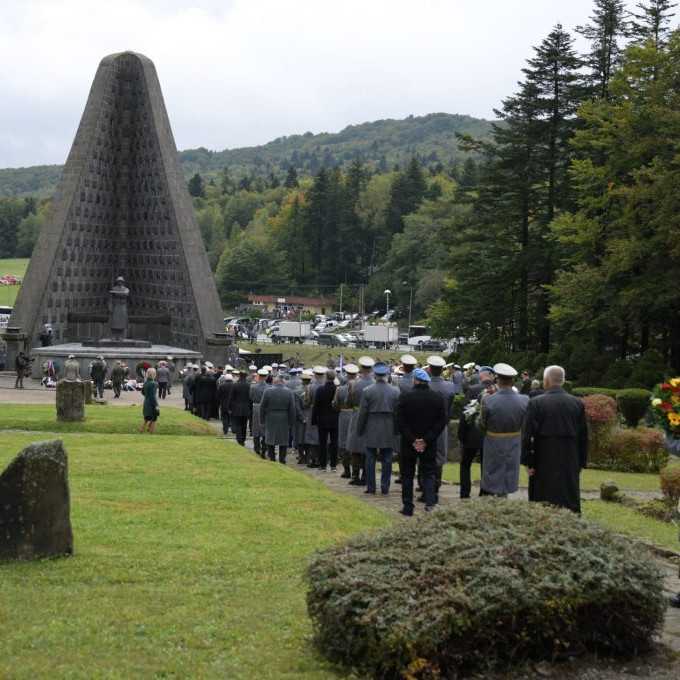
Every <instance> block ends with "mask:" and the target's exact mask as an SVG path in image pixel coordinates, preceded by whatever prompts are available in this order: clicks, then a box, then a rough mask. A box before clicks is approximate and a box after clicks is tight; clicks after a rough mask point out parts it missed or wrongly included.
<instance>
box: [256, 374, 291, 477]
mask: <svg viewBox="0 0 680 680" xmlns="http://www.w3.org/2000/svg"><path fill="white" fill-rule="evenodd" d="M260 419H261V420H262V422H263V424H264V440H265V444H266V445H267V453H268V455H269V460H271V461H272V462H274V461H276V447H277V446H278V447H279V463H281V464H283V465H285V464H286V454H287V452H288V443H289V439H290V431H291V429H292V428H293V427H294V425H295V401H294V399H293V393H292V392H291V391H290V390H289V389H287V388H286V386H285V385H284V384H283V378H282V377H281V376H280V375H277V376H276V377H275V378H274V379H273V387H272V388H271V389H269V390H267V391H266V392H265V393H264V395H263V396H262V401H261V403H260Z"/></svg>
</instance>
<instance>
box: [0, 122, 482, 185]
mask: <svg viewBox="0 0 680 680" xmlns="http://www.w3.org/2000/svg"><path fill="white" fill-rule="evenodd" d="M490 131H491V123H489V122H488V121H485V120H481V119H479V118H472V117H471V116H461V115H452V114H448V113H433V114H430V115H428V116H419V117H415V116H409V117H408V118H406V119H405V120H379V121H375V122H372V123H363V124H361V125H350V126H349V127H346V128H345V129H344V130H342V131H341V132H338V133H321V134H318V135H314V134H312V133H311V132H307V133H305V134H302V135H292V136H290V137H279V138H278V139H275V140H274V141H273V142H269V143H268V144H264V145H262V146H251V147H244V148H240V149H226V150H224V151H209V150H208V149H204V148H199V149H187V150H186V151H181V152H180V154H179V157H180V162H181V163H182V167H183V169H184V174H185V176H186V178H187V179H189V177H191V176H192V175H193V174H195V173H197V172H198V173H200V174H201V175H203V176H204V177H206V178H210V177H215V176H217V175H219V174H220V173H221V172H222V170H223V169H224V168H228V169H229V172H230V173H231V175H232V176H233V177H249V178H256V177H261V178H268V177H270V176H271V175H272V174H273V175H276V174H285V172H286V171H287V170H288V168H289V167H293V168H295V170H296V171H297V173H298V174H299V175H305V174H315V173H316V172H318V171H319V170H320V168H322V167H326V168H331V167H347V166H348V165H349V164H350V163H351V162H352V161H354V160H361V161H362V162H364V163H366V164H367V166H368V167H371V168H375V169H377V170H380V171H386V170H387V169H388V168H389V169H392V168H394V166H395V165H399V164H402V165H403V164H405V163H407V162H408V161H409V159H410V158H411V156H413V155H415V156H417V157H418V158H421V159H422V160H423V161H424V162H428V163H436V162H439V161H441V162H442V163H444V164H450V163H452V162H456V161H458V162H462V161H463V160H465V158H466V157H467V154H466V152H464V151H463V152H461V150H460V149H459V147H458V143H457V141H456V134H458V133H463V134H470V135H473V136H475V137H486V136H488V135H489V133H490ZM61 169H62V166H60V165H38V166H34V167H29V168H6V169H0V197H2V196H7V197H9V196H29V195H33V196H38V197H40V198H44V197H47V196H50V195H51V194H52V193H53V192H54V189H55V187H56V185H57V182H58V181H59V177H60V176H61Z"/></svg>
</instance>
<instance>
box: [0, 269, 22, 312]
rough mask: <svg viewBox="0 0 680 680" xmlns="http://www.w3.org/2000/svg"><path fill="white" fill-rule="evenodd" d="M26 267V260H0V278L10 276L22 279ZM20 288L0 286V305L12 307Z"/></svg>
mask: <svg viewBox="0 0 680 680" xmlns="http://www.w3.org/2000/svg"><path fill="white" fill-rule="evenodd" d="M26 267H28V258H25V259H14V260H0V276H5V274H12V275H13V276H20V277H21V278H23V277H24V274H26ZM19 288H21V286H0V305H9V306H10V307H13V306H14V301H15V300H16V299H17V295H18V294H19Z"/></svg>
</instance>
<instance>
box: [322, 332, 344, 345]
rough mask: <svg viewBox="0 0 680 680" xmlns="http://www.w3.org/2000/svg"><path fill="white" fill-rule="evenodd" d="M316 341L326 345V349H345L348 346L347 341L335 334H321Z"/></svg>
mask: <svg viewBox="0 0 680 680" xmlns="http://www.w3.org/2000/svg"><path fill="white" fill-rule="evenodd" d="M316 341H317V343H318V344H319V345H325V346H326V347H344V346H345V345H347V341H346V340H345V339H344V338H343V337H341V336H338V335H337V334H335V333H319V337H318V338H317V339H316Z"/></svg>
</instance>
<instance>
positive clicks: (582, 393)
mask: <svg viewBox="0 0 680 680" xmlns="http://www.w3.org/2000/svg"><path fill="white" fill-rule="evenodd" d="M617 392H618V390H613V389H611V388H610V387H574V389H573V390H572V391H571V393H572V394H573V395H574V396H575V397H591V396H593V395H594V394H604V395H605V396H607V397H611V398H612V399H616V394H617Z"/></svg>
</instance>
